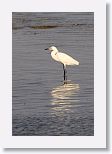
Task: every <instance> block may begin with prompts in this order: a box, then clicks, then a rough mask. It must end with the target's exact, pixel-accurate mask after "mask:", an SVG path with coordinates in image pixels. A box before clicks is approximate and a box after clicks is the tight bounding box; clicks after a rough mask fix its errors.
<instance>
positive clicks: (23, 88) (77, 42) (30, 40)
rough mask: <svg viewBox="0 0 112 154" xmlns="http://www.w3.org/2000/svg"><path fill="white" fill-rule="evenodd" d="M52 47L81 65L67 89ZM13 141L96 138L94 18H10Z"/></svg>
mask: <svg viewBox="0 0 112 154" xmlns="http://www.w3.org/2000/svg"><path fill="white" fill-rule="evenodd" d="M52 45H54V46H56V47H57V48H58V49H59V51H61V52H65V53H67V54H69V55H71V56H72V57H73V58H75V59H76V60H78V61H79V62H80V65H79V66H75V67H74V66H72V67H71V66H68V67H67V75H68V80H69V82H68V84H66V85H64V84H63V67H62V65H61V64H60V63H57V62H55V61H54V60H52V58H51V56H50V54H49V52H47V51H45V50H44V49H45V48H47V47H49V46H52ZM12 135H16V136H23V135H25V136H33V135H35V136H36V135H37V136H40V135H42V136H51V135H52V136H54V135H59V136H65V135H67V136H71V135H74V136H93V135H94V14H93V13H91V12H87V13H86V12H85V13H84V12H82V13H78V12H77V13H72V12H71V13H65V12H64V13H53V12H52V13H50V12H49V13H48V12H47V13H39V12H37V13H28V12H27V13H22V12H18V13H16V12H15V13H12Z"/></svg>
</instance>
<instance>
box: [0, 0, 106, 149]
mask: <svg viewBox="0 0 112 154" xmlns="http://www.w3.org/2000/svg"><path fill="white" fill-rule="evenodd" d="M0 10H1V13H0V19H1V20H2V22H1V36H0V37H1V42H2V43H1V48H2V50H1V57H2V58H1V61H0V63H1V65H0V66H1V67H2V66H3V67H2V69H1V70H2V71H3V72H2V74H3V77H1V81H4V82H2V83H1V85H2V86H1V87H2V89H1V92H2V93H3V94H2V96H1V105H2V106H1V108H0V109H1V111H0V114H1V115H0V118H1V121H2V124H1V126H0V127H1V128H0V135H1V139H0V140H1V145H2V147H3V148H106V3H105V1H104V0H92V1H91V0H67V1H65V0H56V1H52V0H40V1H39V0H30V1H28V0H24V1H23V0H19V1H17V0H10V1H7V0H2V4H0ZM89 11H90V12H94V136H12V90H11V89H12V81H11V78H12V31H11V28H12V21H11V20H12V12H89ZM4 34H5V35H4ZM2 117H3V118H2Z"/></svg>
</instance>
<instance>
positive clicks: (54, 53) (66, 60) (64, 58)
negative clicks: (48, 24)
mask: <svg viewBox="0 0 112 154" xmlns="http://www.w3.org/2000/svg"><path fill="white" fill-rule="evenodd" d="M45 50H49V51H50V52H51V57H52V58H53V59H54V60H55V61H58V62H60V63H62V64H63V70H64V83H67V71H66V65H79V62H78V61H77V60H75V59H73V58H72V57H71V56H69V55H67V54H65V53H62V52H59V51H58V49H57V48H56V47H55V46H52V47H49V48H47V49H45Z"/></svg>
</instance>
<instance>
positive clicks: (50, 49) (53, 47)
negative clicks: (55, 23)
mask: <svg viewBox="0 0 112 154" xmlns="http://www.w3.org/2000/svg"><path fill="white" fill-rule="evenodd" d="M45 50H49V51H50V52H52V51H58V50H57V48H56V47H55V46H51V47H49V48H47V49H45Z"/></svg>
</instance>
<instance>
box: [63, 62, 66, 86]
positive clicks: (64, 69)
mask: <svg viewBox="0 0 112 154" xmlns="http://www.w3.org/2000/svg"><path fill="white" fill-rule="evenodd" d="M63 71H64V83H67V70H66V68H65V66H64V64H63Z"/></svg>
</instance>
